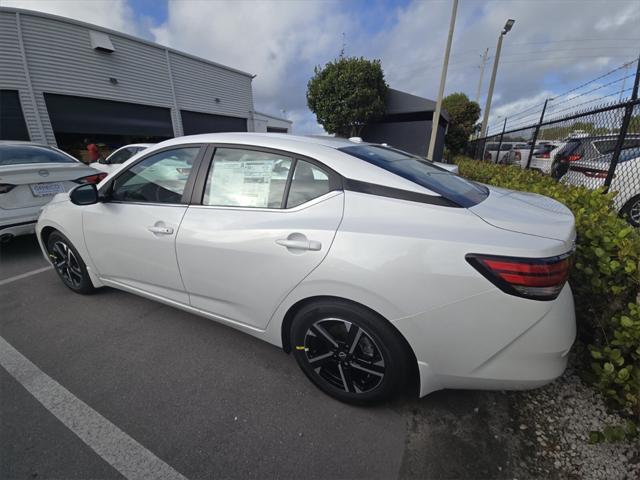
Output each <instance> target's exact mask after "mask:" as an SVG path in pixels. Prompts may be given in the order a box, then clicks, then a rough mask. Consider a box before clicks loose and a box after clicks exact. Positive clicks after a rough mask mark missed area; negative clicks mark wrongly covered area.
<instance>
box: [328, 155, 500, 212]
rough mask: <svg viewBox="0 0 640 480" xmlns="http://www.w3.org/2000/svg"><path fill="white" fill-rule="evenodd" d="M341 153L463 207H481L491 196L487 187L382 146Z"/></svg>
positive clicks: (420, 159)
mask: <svg viewBox="0 0 640 480" xmlns="http://www.w3.org/2000/svg"><path fill="white" fill-rule="evenodd" d="M339 150H340V151H341V152H344V153H348V154H349V155H353V156H354V157H357V158H360V159H362V160H364V161H366V162H368V163H371V164H373V165H376V166H377V167H380V168H383V169H385V170H387V171H389V172H391V173H395V174H396V175H399V176H401V177H402V178H405V179H407V180H410V181H412V182H414V183H417V184H418V185H420V186H422V187H425V188H428V189H429V190H431V191H432V192H435V193H437V194H439V195H442V196H443V197H444V198H446V199H447V200H451V201H452V202H454V203H457V204H458V205H460V206H461V207H466V208H468V207H472V206H474V205H477V204H478V203H480V202H481V201H483V200H484V199H485V198H487V196H488V195H489V190H488V189H487V188H486V187H483V186H481V185H478V184H476V183H472V182H469V181H467V180H465V179H463V178H460V177H458V176H457V175H454V174H453V173H451V172H448V171H447V170H444V169H443V168H440V167H437V166H435V165H433V164H432V163H430V162H427V161H426V160H424V159H422V158H420V157H417V156H415V155H411V154H410V153H406V152H403V151H401V150H396V149H394V148H389V147H382V146H378V145H354V146H353V147H343V148H340V149H339Z"/></svg>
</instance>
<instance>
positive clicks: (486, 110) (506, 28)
mask: <svg viewBox="0 0 640 480" xmlns="http://www.w3.org/2000/svg"><path fill="white" fill-rule="evenodd" d="M514 23H516V21H515V20H513V19H512V18H510V19H509V20H507V23H505V24H504V28H503V29H502V32H500V36H499V37H498V46H497V47H496V58H495V60H494V61H493V72H492V73H491V82H490V83H489V93H487V102H486V104H485V106H484V115H483V117H482V129H481V130H480V136H481V137H486V136H487V122H488V121H489V111H490V110H491V98H492V97H493V86H494V85H495V83H496V73H498V62H499V61H500V50H502V37H504V36H505V35H506V34H507V33H509V31H510V30H511V29H512V28H513V24H514Z"/></svg>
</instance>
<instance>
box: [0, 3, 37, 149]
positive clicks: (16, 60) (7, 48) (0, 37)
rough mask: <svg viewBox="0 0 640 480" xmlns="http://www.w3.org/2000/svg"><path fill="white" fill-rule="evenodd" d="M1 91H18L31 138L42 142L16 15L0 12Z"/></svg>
mask: <svg viewBox="0 0 640 480" xmlns="http://www.w3.org/2000/svg"><path fill="white" fill-rule="evenodd" d="M0 89H7V90H18V92H19V93H20V103H21V105H22V113H23V114H24V119H25V122H26V124H27V128H28V130H29V136H30V137H31V139H32V140H42V139H41V138H39V137H40V133H39V128H38V122H37V119H36V111H35V108H34V106H33V103H32V101H31V97H30V95H29V88H28V85H27V79H26V77H25V74H24V65H23V64H22V55H21V54H20V44H19V42H18V27H17V24H16V14H15V13H7V12H0Z"/></svg>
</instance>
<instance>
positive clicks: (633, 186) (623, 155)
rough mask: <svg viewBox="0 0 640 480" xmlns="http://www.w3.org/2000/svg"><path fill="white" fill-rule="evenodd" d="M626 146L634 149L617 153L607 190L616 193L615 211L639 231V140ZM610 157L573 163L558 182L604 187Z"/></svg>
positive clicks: (594, 187)
mask: <svg viewBox="0 0 640 480" xmlns="http://www.w3.org/2000/svg"><path fill="white" fill-rule="evenodd" d="M629 144H633V145H636V146H633V147H631V148H626V149H624V150H622V151H621V152H620V157H619V158H618V164H617V165H616V169H615V171H614V177H613V180H612V181H611V186H610V187H609V190H610V191H612V192H617V193H616V196H615V197H614V198H613V205H614V207H615V209H616V210H617V211H619V212H620V213H621V214H622V216H624V217H625V218H627V219H628V220H629V223H631V225H633V226H634V227H636V228H640V139H636V140H635V142H631V141H630V142H629ZM612 156H613V153H608V154H606V155H601V156H599V157H596V158H593V159H580V160H577V161H573V162H572V163H571V164H570V166H569V168H570V169H569V171H567V173H565V174H564V175H563V176H562V178H561V179H560V181H561V182H562V183H568V184H571V185H578V186H583V187H587V188H592V189H596V188H600V187H602V186H604V181H605V180H606V178H607V173H608V172H609V167H610V166H611V158H612Z"/></svg>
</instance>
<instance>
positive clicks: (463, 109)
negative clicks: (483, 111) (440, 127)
mask: <svg viewBox="0 0 640 480" xmlns="http://www.w3.org/2000/svg"><path fill="white" fill-rule="evenodd" d="M442 106H443V107H444V109H445V110H446V111H447V112H448V113H449V128H448V129H447V135H446V136H445V137H444V144H445V145H446V147H447V149H448V150H449V151H450V152H451V153H453V154H457V153H460V152H462V151H463V150H464V149H465V147H466V146H467V143H468V142H469V137H470V136H471V134H472V133H473V131H474V125H475V123H476V122H477V121H478V119H479V118H480V105H478V104H477V103H476V102H472V101H471V100H469V97H467V96H466V95H465V94H464V93H452V94H451V95H447V96H446V97H445V98H444V100H443V101H442Z"/></svg>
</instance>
